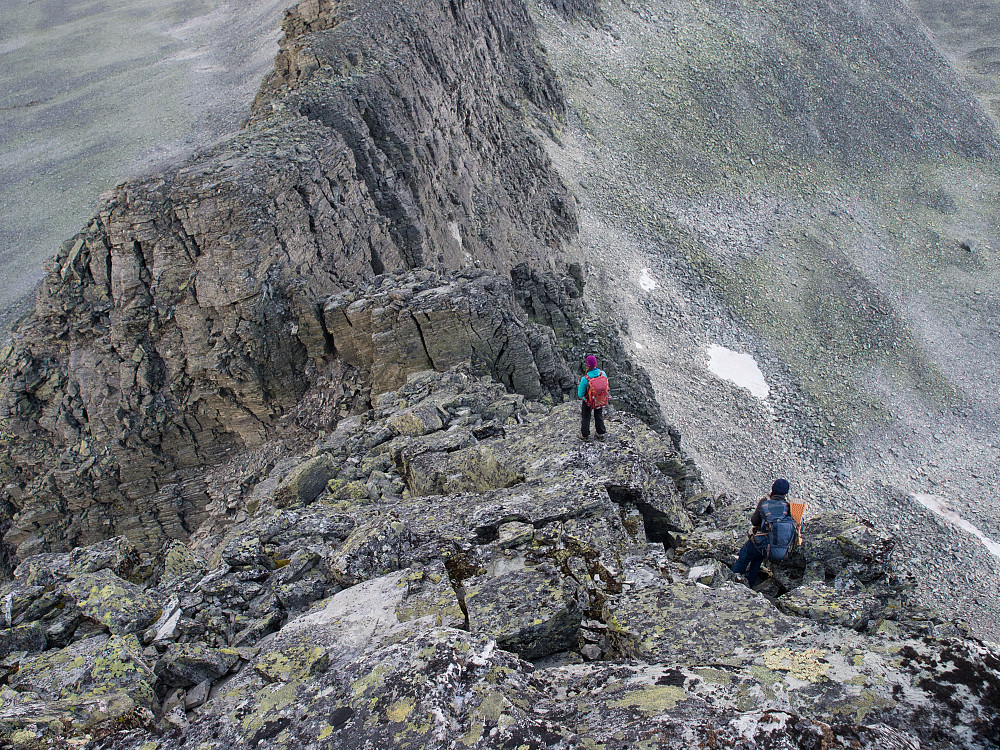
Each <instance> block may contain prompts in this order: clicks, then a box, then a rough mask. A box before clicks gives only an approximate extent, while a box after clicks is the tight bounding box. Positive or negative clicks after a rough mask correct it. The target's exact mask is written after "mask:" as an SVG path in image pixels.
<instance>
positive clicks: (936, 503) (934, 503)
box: [910, 492, 1000, 559]
mask: <svg viewBox="0 0 1000 750" xmlns="http://www.w3.org/2000/svg"><path fill="white" fill-rule="evenodd" d="M910 497H911V498H913V499H914V500H916V501H917V502H918V503H920V504H921V505H923V506H924V507H925V508H927V509H928V510H931V511H933V512H934V513H935V514H936V515H938V516H940V517H941V518H943V519H945V520H946V521H949V522H951V523H953V524H955V525H956V526H958V528H960V529H962V530H963V531H967V532H968V533H970V534H972V536H974V537H976V538H977V539H978V540H979V541H981V542H982V543H983V546H984V547H986V549H988V550H989V551H990V553H992V554H993V556H994V557H996V558H998V559H1000V544H998V543H997V542H994V541H993V540H992V539H990V538H989V537H988V536H986V535H985V534H984V533H983V532H981V531H980V530H979V529H977V528H976V527H975V526H973V525H972V524H971V523H969V522H968V521H966V520H965V519H964V518H962V517H961V516H960V515H958V513H956V512H955V511H954V510H952V508H951V506H949V505H948V503H947V501H946V500H945V499H944V498H943V497H938V496H937V495H924V494H921V493H918V492H914V493H913V494H912V495H910Z"/></svg>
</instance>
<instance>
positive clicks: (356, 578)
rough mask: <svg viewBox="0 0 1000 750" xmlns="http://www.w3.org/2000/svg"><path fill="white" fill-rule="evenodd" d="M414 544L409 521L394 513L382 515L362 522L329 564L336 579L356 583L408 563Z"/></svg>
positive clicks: (342, 582)
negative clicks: (395, 515)
mask: <svg viewBox="0 0 1000 750" xmlns="http://www.w3.org/2000/svg"><path fill="white" fill-rule="evenodd" d="M412 546H413V542H412V536H411V532H410V529H409V528H408V526H407V524H406V523H405V522H403V521H401V520H400V519H399V518H396V517H394V516H392V515H389V514H386V515H379V516H377V517H375V518H373V519H372V520H370V521H367V522H366V523H362V524H360V525H359V526H358V527H357V528H355V529H354V531H353V532H352V533H351V536H349V537H348V538H347V540H346V541H345V542H344V543H343V545H342V546H341V547H340V549H339V550H338V552H337V554H336V556H335V557H334V558H333V559H331V560H329V561H328V562H327V564H326V567H327V572H328V574H329V576H330V577H331V578H332V580H333V581H335V582H336V583H339V584H341V585H343V586H353V585H354V584H356V583H360V582H361V581H367V580H368V579H370V578H377V577H379V576H382V575H385V574H386V573H391V572H393V571H395V570H399V569H400V568H403V567H405V566H406V565H407V559H408V553H409V550H410V548H411V547H412Z"/></svg>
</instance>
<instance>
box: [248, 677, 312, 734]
mask: <svg viewBox="0 0 1000 750" xmlns="http://www.w3.org/2000/svg"><path fill="white" fill-rule="evenodd" d="M300 684H301V683H298V682H285V683H281V684H280V685H277V684H276V685H268V686H266V687H265V688H264V689H263V690H261V691H260V692H258V693H257V696H256V699H257V708H256V710H255V711H254V712H253V713H251V714H250V715H248V716H247V717H246V718H244V719H243V722H242V726H243V731H244V732H246V733H248V734H249V735H253V734H254V733H255V732H257V731H259V730H260V729H261V727H263V726H264V724H265V723H267V722H268V721H274V720H276V719H278V718H280V717H281V712H282V711H283V710H285V709H286V708H288V707H289V706H291V705H294V704H295V702H296V694H297V692H298V688H299V685H300Z"/></svg>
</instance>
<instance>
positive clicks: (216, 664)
mask: <svg viewBox="0 0 1000 750" xmlns="http://www.w3.org/2000/svg"><path fill="white" fill-rule="evenodd" d="M239 658H240V654H239V652H238V651H236V650H235V649H231V648H208V647H206V646H202V645H199V644H195V643H184V644H178V643H172V644H170V646H169V647H168V648H167V652H166V653H165V654H164V655H163V656H161V657H160V658H159V659H158V660H157V662H156V664H155V665H154V666H153V671H154V672H155V673H156V676H157V677H158V678H159V679H160V680H161V681H162V682H163V683H165V684H167V685H171V686H173V687H193V686H195V685H198V684H199V683H201V682H204V681H205V680H210V681H214V680H217V679H219V678H220V677H222V676H223V675H225V674H226V673H227V672H229V670H230V669H232V668H233V667H234V666H235V665H236V662H238V661H239Z"/></svg>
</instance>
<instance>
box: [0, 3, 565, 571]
mask: <svg viewBox="0 0 1000 750" xmlns="http://www.w3.org/2000/svg"><path fill="white" fill-rule="evenodd" d="M533 39H534V32H533V26H532V22H531V20H530V17H529V15H528V12H527V9H526V8H525V7H524V5H523V4H522V3H520V2H512V3H500V4H488V3H480V2H475V3H467V4H454V3H446V2H443V0H412V1H411V2H406V3H400V4H394V5H390V6H386V5H385V4H383V3H376V2H362V3H354V4H352V5H350V6H348V5H345V4H342V3H334V2H328V1H327V0H323V1H322V2H316V1H315V0H308V1H307V2H303V3H301V4H300V5H298V6H296V7H295V8H294V9H292V10H291V11H290V12H289V14H288V18H287V20H286V23H285V37H284V39H283V41H282V44H281V53H280V54H279V56H278V59H277V61H276V67H275V72H274V74H273V75H272V76H271V77H270V78H269V79H268V80H267V81H266V82H265V83H264V85H263V86H262V89H261V93H260V95H259V96H258V99H257V102H256V104H255V109H254V115H253V116H252V118H251V120H250V122H249V124H248V126H247V127H246V129H245V130H243V131H242V132H241V133H239V134H238V135H236V136H234V137H233V138H232V139H231V140H229V141H227V142H224V143H222V144H220V145H218V146H215V147H213V148H212V149H209V150H207V151H205V152H202V153H198V154H196V155H195V156H193V157H192V158H191V159H190V160H189V161H188V162H187V163H185V164H183V165H181V166H179V167H175V168H172V169H170V170H168V171H167V172H165V173H164V174H162V175H158V176H155V177H153V178H150V179H149V180H146V181H144V182H138V183H134V184H126V185H124V186H122V187H120V188H119V189H117V190H116V191H115V192H114V194H113V195H112V196H111V197H109V198H107V199H106V200H105V202H104V203H103V205H102V207H101V209H100V212H99V214H98V216H96V217H95V219H94V220H93V222H92V223H91V225H90V226H89V227H88V228H87V229H86V230H85V231H84V232H82V233H81V234H80V235H78V236H77V237H75V238H74V239H72V240H70V241H68V242H67V243H65V244H64V246H63V248H62V249H61V251H60V252H59V254H58V256H57V257H56V258H55V260H54V261H53V262H52V263H51V265H50V267H49V269H48V275H47V277H46V278H45V280H44V282H43V285H42V289H41V291H40V293H39V295H38V299H37V303H36V308H35V314H34V316H33V317H32V318H31V319H30V320H29V321H28V322H27V323H26V324H25V325H24V326H23V327H22V329H21V330H20V332H19V333H18V335H17V338H16V340H15V342H14V345H13V346H12V347H9V348H8V349H6V350H5V351H4V352H3V353H2V357H0V359H2V365H0V370H2V372H0V376H2V377H0V381H2V383H0V415H2V416H3V419H4V422H3V429H2V431H0V472H2V475H3V483H2V485H3V498H2V499H3V503H2V506H3V511H4V512H3V516H4V517H5V520H4V521H3V524H2V526H3V528H2V531H4V532H5V541H6V545H7V554H16V555H17V556H18V557H21V558H23V557H25V556H27V555H30V554H33V553H35V552H39V551H44V550H46V549H69V548H71V547H72V546H74V545H76V544H86V543H91V542H93V541H96V540H97V539H100V538H108V537H110V536H113V535H115V534H124V535H126V536H128V537H129V538H130V539H132V540H133V541H134V542H135V543H136V544H137V545H139V546H140V547H141V548H143V549H154V548H156V547H157V546H158V545H159V543H160V542H161V541H162V540H163V539H164V538H173V539H184V538H187V536H188V535H189V534H190V533H191V532H192V531H194V529H196V528H197V527H198V526H199V524H200V523H201V521H202V519H203V518H204V508H205V507H206V505H207V504H208V503H209V502H210V501H211V500H212V499H213V498H212V497H211V489H210V487H209V486H208V485H207V484H206V482H205V476H204V475H205V470H206V467H210V466H215V465H219V464H220V463H222V462H223V461H226V460H228V459H230V458H232V457H233V456H235V455H236V454H237V453H239V452H241V451H243V450H244V449H246V448H248V447H250V448H252V447H255V446H260V445H261V444H263V443H265V442H266V441H268V440H269V439H270V438H271V437H273V436H274V434H275V433H276V432H277V431H279V428H278V424H279V422H281V421H282V419H283V418H286V423H287V422H288V421H294V419H295V418H297V417H301V416H302V411H303V409H302V408H301V407H300V404H301V403H302V402H303V400H305V401H308V398H309V397H308V393H309V390H310V387H311V386H314V385H316V384H317V383H319V382H328V381H331V380H333V381H337V382H343V381H347V383H346V385H347V387H348V388H350V389H352V396H350V397H348V396H344V398H339V397H338V398H337V399H335V403H334V404H332V405H330V404H325V405H324V406H330V407H331V408H332V411H333V413H334V414H335V415H337V416H342V415H344V414H347V413H350V412H354V411H358V410H363V409H364V408H366V407H367V403H366V400H365V399H366V396H365V395H364V394H362V395H357V392H358V388H356V387H355V386H356V385H357V383H355V382H353V380H352V379H353V378H355V377H356V378H357V379H359V380H361V381H363V383H362V390H363V389H364V388H365V387H367V385H368V384H371V383H374V385H375V386H376V391H377V389H379V388H382V389H384V388H391V387H395V386H397V385H399V384H400V383H401V382H402V379H401V378H403V377H405V373H406V371H407V368H410V367H412V369H420V368H421V367H423V366H425V363H423V362H421V363H417V362H416V361H414V362H412V363H411V362H407V361H403V362H400V363H398V364H399V365H400V370H399V371H398V372H397V373H396V374H395V375H393V374H391V373H382V372H375V373H374V374H372V373H368V372H365V373H362V374H360V375H359V374H357V373H355V372H354V371H353V370H351V367H350V366H349V365H346V364H345V363H344V362H343V361H341V360H340V358H338V357H337V356H336V355H337V350H336V342H335V337H333V336H331V334H330V332H329V330H326V329H325V328H324V320H323V313H322V311H321V310H322V306H323V304H324V300H325V299H326V297H327V296H329V295H331V294H336V293H338V292H343V291H345V290H356V289H357V288H358V287H359V286H364V285H367V284H369V283H370V282H372V281H373V280H375V279H377V278H380V277H381V276H382V274H385V273H392V272H405V271H408V270H412V269H422V268H428V269H438V270H440V271H443V272H446V273H452V272H456V271H459V270H461V269H469V270H474V269H475V268H478V267H481V268H483V269H485V270H489V271H492V272H494V273H497V274H499V275H500V277H501V279H502V278H503V277H504V276H505V275H506V274H507V273H508V272H509V271H510V270H511V269H512V268H513V267H514V266H516V265H517V264H519V263H525V262H527V263H529V264H530V265H531V267H533V268H536V269H538V270H539V271H540V272H546V273H549V272H555V273H556V275H557V276H558V275H559V274H561V273H563V271H562V270H560V269H563V268H564V265H565V263H566V261H567V259H566V258H564V257H563V252H564V244H565V242H566V241H567V240H568V239H569V238H571V237H572V236H573V234H574V233H575V231H576V215H575V208H574V204H573V201H572V200H571V199H570V198H569V195H568V193H567V191H566V189H565V187H564V186H563V185H562V183H561V182H560V180H559V179H558V178H557V177H556V176H555V173H554V171H553V170H552V169H551V166H550V164H549V160H548V157H547V156H546V155H545V152H544V150H543V148H542V146H541V144H540V142H539V140H538V138H537V137H536V136H535V135H534V134H533V128H535V127H536V126H542V127H550V123H549V120H550V118H551V117H553V116H559V115H560V114H561V112H562V110H563V102H562V97H561V94H560V90H559V86H558V83H557V82H556V80H555V78H554V77H553V76H552V74H551V72H550V71H549V69H548V68H547V66H546V64H545V62H544V60H543V59H542V57H541V56H540V54H539V51H538V49H537V48H536V45H535V43H534V41H533ZM547 123H549V124H547ZM499 283H500V284H504V283H506V282H504V281H500V282H499ZM494 302H495V303H496V304H497V307H498V308H499V312H498V313H497V315H494V316H493V318H492V319H490V320H484V319H481V318H480V319H477V320H469V321H464V322H463V321H461V320H459V319H454V320H452V324H453V325H456V326H463V325H464V326H465V327H466V328H468V329H470V335H475V336H476V337H477V338H479V339H480V340H481V341H480V343H478V344H477V346H476V347H475V348H476V350H477V354H479V355H482V356H481V358H483V359H484V360H487V361H488V360H490V359H491V358H492V360H494V361H488V365H489V367H487V369H486V371H492V370H491V369H490V368H494V369H495V370H496V371H497V374H498V375H499V376H503V375H504V373H506V377H505V378H504V380H505V382H507V383H508V384H510V385H512V386H513V387H518V385H519V384H520V379H522V378H523V379H524V380H525V382H526V383H528V385H527V386H526V392H527V393H529V394H530V395H532V396H537V395H539V392H538V387H539V384H538V383H536V382H535V380H537V377H536V376H535V375H533V374H532V373H531V372H526V373H523V374H522V373H521V372H520V370H519V366H520V365H521V364H528V363H529V362H530V360H531V359H535V358H537V359H538V360H539V365H540V369H541V371H542V372H544V373H545V377H546V380H545V382H544V384H543V387H544V388H545V389H547V390H549V391H551V392H555V391H556V390H557V389H558V388H560V387H561V385H562V384H563V383H564V381H565V380H566V377H567V374H566V371H565V365H564V363H561V362H560V361H559V357H558V356H557V355H556V353H555V351H556V347H554V346H553V339H552V335H551V333H546V332H544V331H541V330H539V329H538V328H537V327H534V326H528V327H527V328H526V330H525V336H524V337H523V338H521V339H519V340H518V341H517V346H516V347H515V348H513V349H511V350H510V351H509V352H508V351H506V339H507V336H506V329H504V328H503V327H502V326H501V328H500V330H498V331H495V332H494V333H493V335H490V336H486V332H485V331H484V329H483V326H484V325H486V324H487V322H490V323H493V324H499V322H500V321H501V320H503V321H504V323H505V324H507V325H511V326H514V327H515V328H516V327H517V326H518V325H519V324H518V323H515V322H513V321H511V320H510V318H511V316H512V315H513V316H514V317H518V316H517V314H515V313H514V311H513V310H512V305H511V303H510V302H509V301H503V300H500V299H494ZM457 316H458V318H460V317H461V311H459V312H458V313H457ZM404 317H405V316H404ZM427 323H428V324H431V323H432V321H427ZM397 324H398V325H399V326H400V330H399V336H395V337H390V338H396V339H398V341H399V343H400V345H402V344H405V343H408V341H407V334H406V332H405V331H404V330H403V328H402V326H404V325H405V324H406V321H400V320H395V321H394V320H391V319H385V320H380V321H379V322H378V323H377V324H376V328H378V326H379V325H381V326H382V327H383V328H382V329H381V330H380V331H377V333H378V332H381V333H385V332H386V331H387V329H388V328H389V327H391V326H393V325H397ZM477 326H478V328H477ZM411 329H412V326H411ZM410 333H414V334H415V333H417V332H416V331H412V330H411V331H410ZM484 339H485V340H484ZM383 340H384V339H379V340H378V341H377V342H376V344H378V343H380V342H381V341H383ZM442 345H443V342H442ZM525 346H527V347H528V349H530V350H531V354H532V357H530V358H528V359H526V358H525V354H526V352H527V349H525ZM490 348H492V353H489V352H487V353H485V354H484V353H483V351H482V350H484V349H490ZM376 349H377V346H376ZM345 351H347V348H346V345H345ZM437 353H438V354H441V353H442V352H437ZM386 354H387V355H389V356H392V355H395V354H399V355H400V356H403V355H404V354H405V352H404V351H399V352H393V351H390V352H387V353H386ZM460 354H461V353H460ZM378 364H379V367H387V366H389V365H388V363H387V362H386V361H385V360H384V359H381V358H380V359H379V360H378ZM413 365H417V366H416V367H413ZM447 366H448V365H447V364H446V365H444V367H445V368H447ZM529 369H531V368H529ZM296 409H298V411H299V414H298V415H296V416H293V417H292V418H291V420H289V419H287V415H288V414H289V412H292V411H295V410H296ZM95 501H96V503H95ZM14 516H16V517H17V518H16V520H14V519H13V517H14ZM42 530H44V531H42Z"/></svg>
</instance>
